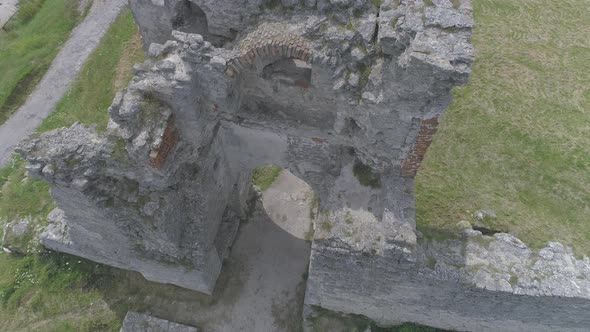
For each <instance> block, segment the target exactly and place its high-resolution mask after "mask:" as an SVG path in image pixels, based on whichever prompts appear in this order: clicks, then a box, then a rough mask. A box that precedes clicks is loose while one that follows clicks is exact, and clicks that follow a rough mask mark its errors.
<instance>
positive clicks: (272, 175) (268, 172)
mask: <svg viewBox="0 0 590 332" xmlns="http://www.w3.org/2000/svg"><path fill="white" fill-rule="evenodd" d="M282 170H283V168H282V167H281V166H277V165H265V166H259V167H256V168H255V169H254V170H253V171H252V182H253V183H254V185H256V186H258V187H259V188H260V190H262V191H266V190H267V189H268V188H270V186H271V185H272V184H273V182H275V180H276V179H277V177H278V176H279V173H281V171H282Z"/></svg>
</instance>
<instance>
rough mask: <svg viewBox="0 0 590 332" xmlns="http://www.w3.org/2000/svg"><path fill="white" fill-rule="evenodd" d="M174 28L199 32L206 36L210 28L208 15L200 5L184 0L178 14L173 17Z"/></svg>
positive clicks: (177, 11)
mask: <svg viewBox="0 0 590 332" xmlns="http://www.w3.org/2000/svg"><path fill="white" fill-rule="evenodd" d="M172 28H173V29H174V30H178V31H182V32H187V33H197V34H200V35H202V36H204V37H205V36H207V35H208V30H209V28H208V25H207V15H205V12H204V11H203V10H202V9H201V8H200V7H199V6H197V5H195V4H194V3H192V2H191V1H189V0H184V1H182V2H180V3H179V5H178V7H177V9H176V15H175V16H174V17H173V18H172Z"/></svg>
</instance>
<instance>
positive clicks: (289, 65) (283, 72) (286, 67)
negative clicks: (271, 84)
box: [262, 59, 311, 89]
mask: <svg viewBox="0 0 590 332" xmlns="http://www.w3.org/2000/svg"><path fill="white" fill-rule="evenodd" d="M262 77H263V78H265V79H271V80H275V81H278V82H280V83H282V84H286V85H291V86H297V87H300V88H305V89H307V88H309V87H310V85H311V65H310V64H308V63H306V62H305V61H302V60H299V59H282V60H279V61H276V62H274V63H271V64H270V65H268V66H266V67H264V69H263V71H262Z"/></svg>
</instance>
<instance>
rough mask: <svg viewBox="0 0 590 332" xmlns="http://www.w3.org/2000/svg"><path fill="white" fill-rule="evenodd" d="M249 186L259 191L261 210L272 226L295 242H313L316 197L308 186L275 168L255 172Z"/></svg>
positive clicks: (283, 170) (268, 167)
mask: <svg viewBox="0 0 590 332" xmlns="http://www.w3.org/2000/svg"><path fill="white" fill-rule="evenodd" d="M252 182H253V183H254V185H256V186H257V187H258V188H259V189H260V190H261V191H262V206H263V208H264V211H265V212H266V214H267V215H268V217H269V218H270V220H271V221H272V222H273V223H274V224H276V225H277V226H278V227H280V228H281V229H283V230H284V231H286V232H287V233H289V234H291V235H292V236H294V237H296V238H299V239H304V240H307V241H311V240H312V238H313V233H314V231H313V229H314V228H313V223H314V221H315V219H316V217H317V215H318V197H317V195H316V193H315V192H314V191H313V189H312V188H311V186H310V185H309V184H307V183H306V182H305V181H303V180H302V179H300V178H299V177H297V176H295V175H293V173H291V172H290V171H289V170H287V169H284V168H282V167H280V166H277V165H265V166H259V167H257V168H255V169H254V170H253V171H252Z"/></svg>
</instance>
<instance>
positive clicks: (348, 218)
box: [344, 211, 354, 225]
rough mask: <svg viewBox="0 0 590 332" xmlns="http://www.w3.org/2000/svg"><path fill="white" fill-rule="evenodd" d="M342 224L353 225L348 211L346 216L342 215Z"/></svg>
mask: <svg viewBox="0 0 590 332" xmlns="http://www.w3.org/2000/svg"><path fill="white" fill-rule="evenodd" d="M344 222H345V223H347V224H349V225H352V224H353V223H354V220H353V219H352V214H350V211H346V215H344Z"/></svg>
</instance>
